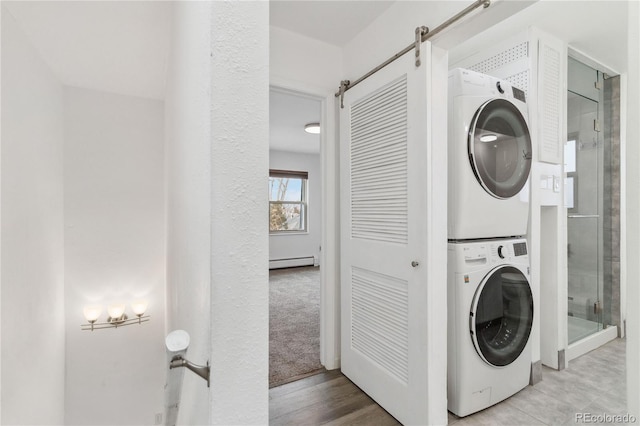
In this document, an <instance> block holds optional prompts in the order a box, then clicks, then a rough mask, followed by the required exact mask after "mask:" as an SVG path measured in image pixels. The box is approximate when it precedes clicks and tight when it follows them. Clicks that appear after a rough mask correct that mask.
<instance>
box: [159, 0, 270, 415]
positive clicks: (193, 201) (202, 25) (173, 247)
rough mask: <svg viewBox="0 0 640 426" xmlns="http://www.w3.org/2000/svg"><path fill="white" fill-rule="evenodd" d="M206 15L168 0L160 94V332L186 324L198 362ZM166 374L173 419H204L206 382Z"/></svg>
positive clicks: (207, 204) (207, 142) (206, 145)
mask: <svg viewBox="0 0 640 426" xmlns="http://www.w3.org/2000/svg"><path fill="white" fill-rule="evenodd" d="M210 20H211V9H210V5H209V4H207V3H205V2H177V3H174V5H173V14H172V36H171V47H170V56H169V62H168V63H169V68H168V78H167V88H166V98H165V125H166V127H165V129H166V130H165V136H166V167H167V184H166V193H167V195H166V197H167V310H168V312H167V315H168V324H167V332H170V331H172V330H176V329H181V330H185V331H187V332H188V333H189V335H190V337H191V343H190V346H189V349H188V352H187V355H186V358H187V359H189V360H190V361H192V362H194V363H196V364H201V365H204V364H205V362H206V361H207V360H210V352H211V343H210V342H211V336H210V326H211V323H210V318H211V314H210V311H211V306H210V303H211V302H210V301H211V296H210V287H211V125H210V121H211V118H210V114H209V110H210V102H211V81H210V79H209V74H210V70H211V62H210V59H209V58H210V56H209V55H210V43H211V38H210V37H211V32H210V30H209V23H210ZM265 188H266V186H265ZM265 192H266V189H265ZM173 376H175V375H174V374H173V373H172V375H170V378H171V379H172V381H169V386H175V387H180V386H181V387H182V389H181V400H182V401H184V403H181V404H180V407H179V412H178V413H177V415H178V423H177V424H208V423H209V393H210V389H207V387H206V383H205V382H204V381H203V380H202V379H201V378H199V377H197V376H196V375H195V374H191V373H189V372H185V374H184V376H183V377H184V379H183V382H182V383H175V382H173V380H174V379H173ZM178 377H179V376H178ZM214 383H215V377H214Z"/></svg>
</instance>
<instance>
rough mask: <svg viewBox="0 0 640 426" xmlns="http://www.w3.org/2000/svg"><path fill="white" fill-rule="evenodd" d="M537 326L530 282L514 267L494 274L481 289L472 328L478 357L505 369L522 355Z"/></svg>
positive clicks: (499, 268) (485, 281) (492, 272)
mask: <svg viewBox="0 0 640 426" xmlns="http://www.w3.org/2000/svg"><path fill="white" fill-rule="evenodd" d="M532 324H533V296H532V295H531V288H530V287H529V281H528V280H527V278H526V277H525V276H524V275H523V274H522V272H520V270H518V269H516V268H514V267H512V266H499V267H497V268H496V269H494V270H492V271H491V272H490V273H489V274H488V275H487V276H486V277H485V278H484V279H483V281H482V283H481V284H480V285H479V286H478V289H477V290H476V294H475V296H474V298H473V304H472V305H471V312H470V316H469V326H470V329H471V338H472V340H473V344H474V345H475V348H476V351H477V352H478V355H480V357H481V358H482V359H483V360H484V361H485V362H487V363H488V364H490V365H493V366H495V367H504V366H506V365H509V364H511V363H512V362H513V361H515V360H516V359H517V358H518V357H519V356H520V354H521V353H522V351H523V349H524V347H525V346H526V344H527V341H528V340H529V335H530V334H531V325H532Z"/></svg>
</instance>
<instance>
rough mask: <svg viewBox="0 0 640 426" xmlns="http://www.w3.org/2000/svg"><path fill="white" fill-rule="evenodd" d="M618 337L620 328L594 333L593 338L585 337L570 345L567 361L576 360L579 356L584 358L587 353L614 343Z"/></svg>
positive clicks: (608, 328) (609, 328)
mask: <svg viewBox="0 0 640 426" xmlns="http://www.w3.org/2000/svg"><path fill="white" fill-rule="evenodd" d="M616 337H618V327H616V326H612V327H607V328H605V329H604V330H601V331H599V332H597V333H594V334H592V335H591V336H588V337H585V338H584V339H582V340H580V341H578V342H575V343H572V344H570V345H569V347H568V348H567V352H566V353H567V356H566V359H567V361H571V360H574V359H576V358H578V357H579V356H582V355H584V354H586V353H587V352H591V351H592V350H594V349H597V348H599V347H600V346H602V345H604V344H605V343H608V342H610V341H612V340H613V339H615V338H616Z"/></svg>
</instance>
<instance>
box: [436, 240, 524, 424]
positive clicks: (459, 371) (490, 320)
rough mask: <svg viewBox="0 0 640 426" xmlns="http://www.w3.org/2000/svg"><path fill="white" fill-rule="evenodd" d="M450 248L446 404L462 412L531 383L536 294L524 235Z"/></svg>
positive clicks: (465, 413) (449, 246) (480, 407)
mask: <svg viewBox="0 0 640 426" xmlns="http://www.w3.org/2000/svg"><path fill="white" fill-rule="evenodd" d="M448 248H449V252H448V254H449V259H448V265H449V278H448V281H449V282H448V301H449V305H448V321H449V325H448V330H449V337H448V343H447V350H448V367H447V368H448V371H447V373H448V374H447V384H448V390H447V396H448V408H449V411H451V412H452V413H454V414H455V415H457V416H460V417H464V416H467V415H469V414H472V413H475V412H476V411H479V410H482V409H484V408H487V407H489V406H491V405H493V404H496V403H498V402H500V401H502V400H504V399H505V398H508V397H509V396H511V395H513V394H515V393H517V392H518V391H520V390H521V389H523V388H524V387H526V386H527V385H528V384H529V374H530V370H531V343H530V334H531V327H532V325H533V314H534V310H533V296H532V294H531V286H530V284H529V256H528V254H527V243H526V240H524V239H508V240H491V241H476V242H470V243H449V245H448Z"/></svg>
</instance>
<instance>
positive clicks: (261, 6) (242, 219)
mask: <svg viewBox="0 0 640 426" xmlns="http://www.w3.org/2000/svg"><path fill="white" fill-rule="evenodd" d="M212 9H213V10H212V15H213V19H212V23H211V29H212V40H213V43H212V61H213V67H212V72H211V81H212V86H213V87H212V99H213V107H212V115H211V117H212V122H211V131H212V149H213V152H214V153H215V155H212V163H211V170H212V176H211V178H212V183H213V186H212V191H211V193H212V200H211V201H212V202H211V207H212V211H211V213H212V233H211V234H212V242H211V246H212V256H211V261H212V263H211V271H212V286H211V290H212V295H211V296H212V297H211V314H212V318H211V332H212V334H211V346H212V367H213V368H212V371H211V374H212V376H213V377H214V380H215V381H214V384H213V385H212V389H211V394H210V400H209V401H210V404H211V423H213V424H265V423H267V422H268V419H269V399H268V390H267V388H268V384H267V376H268V349H269V348H268V334H269V315H268V314H269V290H268V273H267V268H268V256H269V252H268V250H269V246H268V244H269V240H268V227H267V217H268V216H267V215H266V214H265V212H267V211H268V199H267V196H266V194H267V192H266V187H267V186H266V185H267V182H268V169H269V149H268V144H266V143H265V141H267V140H268V138H269V4H268V2H260V1H255V2H254V1H252V2H217V1H215V2H213V3H212ZM229 40H233V43H230V42H229ZM238 176H242V179H238V178H237V177H238ZM247 402H249V404H248V403H247Z"/></svg>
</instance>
